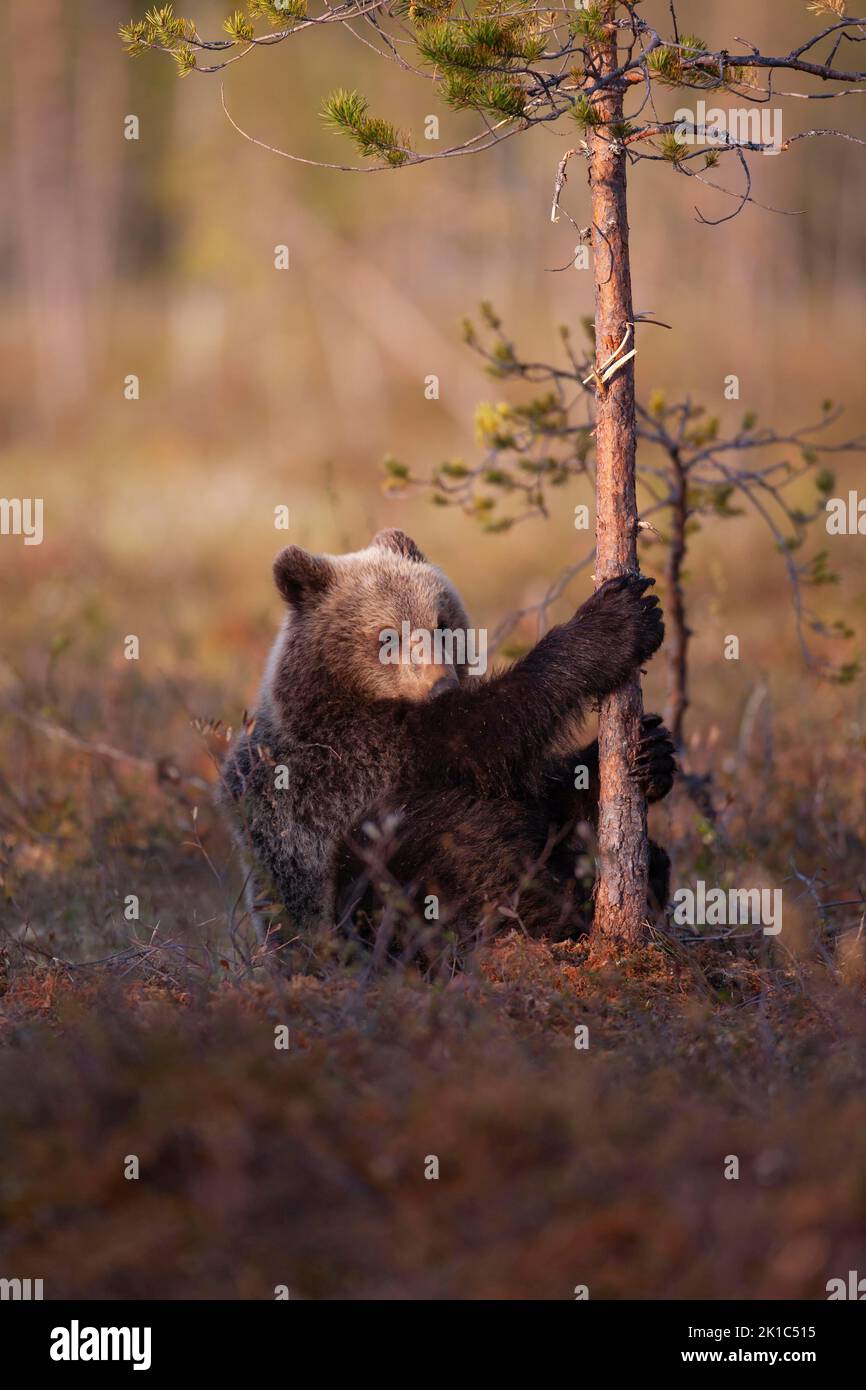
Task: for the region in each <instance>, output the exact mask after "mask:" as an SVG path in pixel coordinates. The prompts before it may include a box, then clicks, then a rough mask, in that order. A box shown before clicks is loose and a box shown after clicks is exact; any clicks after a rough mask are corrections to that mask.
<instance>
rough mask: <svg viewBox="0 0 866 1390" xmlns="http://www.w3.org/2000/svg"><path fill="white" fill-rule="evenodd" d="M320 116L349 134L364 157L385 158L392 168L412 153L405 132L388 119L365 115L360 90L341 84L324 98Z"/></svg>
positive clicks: (363, 101)
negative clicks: (347, 89) (325, 99)
mask: <svg viewBox="0 0 866 1390" xmlns="http://www.w3.org/2000/svg"><path fill="white" fill-rule="evenodd" d="M322 117H323V119H324V120H326V121H327V122H328V124H329V125H331V126H333V127H334V129H335V130H338V131H340V132H341V133H342V134H343V135H348V136H349V137H350V138H351V139H352V140H353V141H354V142H355V146H356V147H357V149H358V151H359V152H360V153H361V154H362V155H363V156H364V158H365V159H384V160H385V161H386V163H388V164H391V165H393V166H394V167H395V168H396V167H397V166H398V165H400V164H405V163H406V161H407V160H408V159H409V157H410V154H411V147H410V141H409V137H408V135H404V134H402V133H401V132H400V131H398V130H397V128H396V126H393V125H392V124H391V122H390V121H385V120H383V119H382V118H381V117H379V116H370V115H368V105H367V100H366V98H365V97H362V96H361V94H360V92H347V91H344V90H343V89H342V88H341V89H340V90H339V91H336V92H332V93H331V95H330V96H329V97H328V100H327V101H326V102H325V107H324V110H323V111H322Z"/></svg>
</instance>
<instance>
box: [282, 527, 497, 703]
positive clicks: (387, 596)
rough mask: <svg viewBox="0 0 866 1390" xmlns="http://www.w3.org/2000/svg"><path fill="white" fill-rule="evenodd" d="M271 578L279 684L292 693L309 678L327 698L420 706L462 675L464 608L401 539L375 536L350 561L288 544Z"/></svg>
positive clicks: (411, 545)
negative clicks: (323, 684)
mask: <svg viewBox="0 0 866 1390" xmlns="http://www.w3.org/2000/svg"><path fill="white" fill-rule="evenodd" d="M274 579H275V581H276V585H277V589H278V590H279V592H280V594H281V595H282V597H283V598H284V599H285V601H286V604H287V605H288V609H289V612H288V617H287V622H286V626H285V631H284V639H283V643H282V649H281V660H280V661H279V664H278V666H277V668H276V670H274V671H273V678H274V679H275V680H277V681H279V682H281V683H282V682H285V683H286V684H291V685H293V686H295V689H297V681H298V680H299V679H300V678H302V676H301V672H302V671H306V672H308V673H309V674H310V676H311V677H312V675H313V673H314V672H315V673H316V674H317V675H321V676H322V677H323V678H324V679H325V680H326V681H327V685H328V688H329V690H330V691H331V692H334V691H337V690H343V691H347V692H350V693H351V694H352V695H353V696H354V697H356V698H357V697H360V698H366V699H371V700H426V699H429V698H432V697H435V696H437V695H440V694H442V693H444V692H445V691H447V690H449V689H452V688H453V687H454V686H456V685H457V684H458V682H459V681H461V680H463V678H464V677H465V676H466V674H467V664H466V634H467V628H468V623H469V619H468V618H467V616H466V613H465V611H464V608H463V604H462V603H461V601H460V598H459V596H458V594H457V592H456V590H455V589H454V587H453V585H452V584H451V583H450V582H449V580H448V579H447V578H446V576H445V575H444V574H443V573H442V571H441V570H439V569H437V568H436V566H435V565H431V564H430V563H429V562H428V561H427V560H426V559H425V557H424V555H422V553H421V551H420V550H419V549H418V547H417V545H416V544H415V542H414V541H413V540H411V539H410V538H409V537H408V536H407V535H406V534H405V532H403V531H396V530H388V531H380V532H379V533H378V534H377V535H376V536H374V537H373V539H372V541H371V542H370V544H369V545H368V546H367V548H366V549H365V550H359V551H356V552H354V553H353V554H351V555H311V554H309V552H308V551H306V550H302V549H301V548H300V546H297V545H290V546H288V547H287V549H285V550H283V551H281V552H280V554H279V555H278V556H277V558H276V560H275V561H274ZM274 693H275V694H279V691H275V692H274ZM285 693H287V694H288V692H285Z"/></svg>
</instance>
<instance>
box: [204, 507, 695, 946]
mask: <svg viewBox="0 0 866 1390" xmlns="http://www.w3.org/2000/svg"><path fill="white" fill-rule="evenodd" d="M274 569H275V578H276V582H277V587H278V588H279V590H280V592H281V593H282V595H283V597H284V599H285V600H286V603H287V605H288V615H287V620H286V622H285V624H284V627H283V630H282V632H281V634H280V636H279V638H278V639H277V642H276V644H275V647H274V650H273V652H272V655H271V659H270V661H269V663H268V668H267V671H266V675H265V680H264V683H263V686H262V690H261V694H260V698H259V703H258V707H257V710H256V717H255V724H254V727H253V728H252V730H251V731H249V732H247V733H246V734H244V735H242V736H241V738H240V739H239V741H238V743H237V744H236V746H235V748H234V749H233V751H232V753H231V756H230V757H229V758H228V759H227V762H226V765H225V768H224V774H223V781H224V786H225V789H226V793H227V799H228V800H229V801H230V803H231V805H232V806H233V808H234V810H235V815H236V823H237V825H238V832H239V837H240V840H241V843H242V845H243V848H244V851H245V856H246V860H247V864H248V875H249V885H248V901H249V903H250V907H251V909H252V910H253V911H254V912H255V913H256V914H257V918H258V921H259V926H260V929H261V930H264V929H265V922H264V919H263V916H262V905H263V903H266V902H268V901H270V902H273V901H274V900H276V901H277V902H278V903H279V904H280V905H281V906H282V907H284V908H285V912H286V916H287V919H288V920H287V921H285V922H284V923H283V925H282V928H281V930H282V933H283V935H284V934H285V932H286V931H287V930H288V931H289V932H291V933H292V934H293V935H294V934H296V933H303V932H304V931H305V930H307V929H309V928H311V927H313V926H320V925H326V926H330V927H333V926H334V925H335V924H336V923H337V922H339V923H340V924H341V926H342V928H343V929H344V930H347V931H349V932H351V931H352V930H353V923H354V922H355V920H356V918H357V915H358V912H359V910H363V918H364V920H365V921H366V922H367V924H368V926H369V925H370V924H372V925H373V926H375V924H376V923H377V922H379V921H380V919H381V917H382V912H383V909H385V915H386V917H387V923H386V930H387V932H388V933H389V934H390V933H391V932H392V929H393V930H394V941H395V942H400V941H403V940H405V930H406V922H407V921H413V922H415V924H416V926H417V925H418V924H419V923H420V924H421V928H422V931H423V932H424V933H426V937H427V944H426V946H425V947H424V949H423V954H424V955H430V954H431V948H430V943H431V941H432V943H433V945H434V947H435V942H436V940H437V937H438V938H440V939H442V940H444V939H445V937H446V936H447V937H449V939H455V940H460V941H462V942H466V941H471V940H474V939H477V938H478V937H479V935H483V934H486V933H487V932H489V931H491V930H494V929H495V928H496V927H501V926H504V925H514V924H515V921H516V920H519V921H520V923H522V925H523V926H524V928H525V929H526V930H527V931H529V932H531V933H533V934H542V933H548V932H549V933H556V934H558V935H561V934H565V933H570V932H574V931H577V930H580V929H582V928H584V927H585V926H586V925H587V922H588V920H589V917H590V915H591V872H587V873H586V874H582V873H581V862H580V861H581V856H584V857H585V853H586V847H587V845H588V844H589V843H591V839H592V827H593V825H594V823H595V820H596V817H597V805H598V775H597V773H598V769H597V764H598V754H597V749H596V747H595V745H594V744H593V745H590V746H589V747H587V748H584V749H582V750H581V749H578V748H575V750H574V751H573V752H572V753H570V754H567V755H566V756H563V755H562V754H556V753H554V752H553V751H552V750H554V749H555V748H556V747H557V746H559V745H560V744H561V740H562V738H563V734H564V731H567V730H568V729H569V727H570V725H571V724H573V723H574V722H575V721H576V720H579V719H580V718H582V717H583V716H584V715H585V713H586V712H587V711H588V709H589V708H590V706H591V705H592V704H593V703H594V702H595V701H597V700H598V699H599V698H600V697H601V696H603V695H605V694H606V693H608V692H609V691H610V690H613V689H615V688H616V687H617V686H618V685H619V684H620V683H621V682H622V681H624V680H625V679H626V677H627V676H628V675H629V674H630V673H631V672H632V671H633V670H634V669H635V668H636V667H638V666H640V665H642V664H643V663H644V662H645V661H647V660H648V659H649V657H650V656H651V655H652V654H653V652H655V651H656V650H657V649H658V647H659V645H660V644H661V640H662V636H663V631H664V629H663V624H662V619H661V612H660V609H659V606H658V601H657V599H656V598H655V597H653V596H651V595H648V594H647V592H646V590H647V587H648V585H649V584H650V583H651V582H652V581H651V580H647V579H642V578H639V577H637V576H623V577H622V578H618V579H615V580H611V581H609V582H608V583H607V584H604V585H602V587H601V588H600V589H598V590H597V591H596V592H595V593H594V594H593V595H591V597H590V598H589V599H587V601H586V602H585V603H584V604H583V605H582V606H581V607H580V608H579V609H578V610H577V612H576V613H575V614H574V616H573V617H572V618H571V619H569V620H568V622H566V623H563V624H562V625H561V626H559V627H556V628H553V629H552V630H551V631H550V632H548V633H547V635H546V636H545V637H544V638H542V640H541V641H540V642H539V643H538V645H537V646H536V647H535V648H534V649H533V650H532V651H531V652H530V653H529V654H528V655H527V656H525V657H524V658H523V659H522V660H521V661H519V662H517V663H515V665H513V666H512V667H510V668H509V669H508V670H506V671H504V672H501V673H498V674H493V675H486V676H484V677H476V676H472V675H469V674H468V673H467V670H466V669H465V667H463V668H461V667H453V668H452V667H447V668H443V667H442V666H439V667H437V668H435V669H432V668H427V667H424V668H419V669H417V670H416V669H413V668H406V669H399V668H395V667H385V666H383V665H382V664H381V662H380V661H379V659H378V651H377V649H376V648H375V645H374V644H375V642H376V634H377V633H378V632H380V631H381V629H382V628H384V627H391V626H393V627H395V628H397V629H399V626H400V622H401V621H402V620H404V619H405V620H407V621H408V622H409V623H410V624H411V625H412V627H413V628H416V629H429V630H433V629H434V628H436V627H440V628H441V627H446V626H447V627H453V628H458V627H466V626H468V619H467V618H466V614H465V612H464V610H463V607H462V604H461V603H460V600H459V597H458V596H457V594H456V592H455V591H454V589H453V587H452V586H451V584H450V583H449V582H448V580H447V579H446V578H445V576H444V575H443V574H442V573H441V572H440V571H439V570H438V569H436V568H435V567H434V566H433V565H430V564H429V563H428V562H427V561H426V560H425V559H424V557H423V555H422V554H421V552H420V551H419V550H418V547H417V546H416V545H415V544H414V542H412V541H411V540H410V539H409V538H408V537H407V536H404V535H403V533H402V532H393V531H392V532H384V533H382V534H381V535H380V536H378V537H376V538H375V539H374V541H373V543H372V544H371V546H369V547H368V548H367V549H366V550H364V551H360V552H357V553H356V554H354V555H348V556H335V557H316V556H311V555H308V554H307V553H306V552H304V551H302V550H299V549H298V548H297V547H289V549H288V550H286V551H283V552H282V554H281V555H280V556H278V558H277V561H276V562H275V567H274ZM440 690H441V691H442V693H438V694H437V693H435V692H438V691H440ZM579 765H585V766H586V767H587V768H588V770H589V787H588V789H586V790H583V791H576V790H575V789H574V777H575V768H576V767H577V766H579ZM279 768H282V769H285V771H284V772H283V773H282V774H281V775H282V780H283V781H285V782H286V785H285V786H281V787H279V788H277V786H276V785H275V783H276V780H277V776H276V770H277V769H279ZM673 769H674V762H673V750H672V747H671V744H670V740H669V738H668V736H667V734H666V732H665V731H664V730H663V729H662V728H661V727H660V721H658V720H657V719H651V720H649V721H647V722H645V727H644V739H643V743H642V746H641V755H640V757H639V759H638V762H637V764H636V766H635V775H636V776H637V777H638V778H639V779H640V780H641V783H642V785H643V786H644V789H645V791H646V792H647V794H648V795H649V796H650V797H651V798H654V799H655V798H658V797H659V796H663V795H665V794H666V792H667V790H669V787H670V784H671V780H672V776H673ZM586 867H587V869H589V866H586ZM652 876H653V879H654V885H653V886H654V890H655V896H656V897H657V899H658V900H659V901H660V902H663V901H664V899H665V897H666V895H667V882H666V877H667V856H666V855H664V852H663V851H661V850H655V851H654V857H653V864H652ZM434 898H435V899H436V900H438V901H436V902H435V903H433V902H432V901H431V900H432V899H434ZM431 914H434V915H431ZM398 919H399V923H400V929H399V931H397V930H396V926H395V924H396V923H397V922H398ZM399 949H402V947H400V948H399ZM434 954H435V951H434Z"/></svg>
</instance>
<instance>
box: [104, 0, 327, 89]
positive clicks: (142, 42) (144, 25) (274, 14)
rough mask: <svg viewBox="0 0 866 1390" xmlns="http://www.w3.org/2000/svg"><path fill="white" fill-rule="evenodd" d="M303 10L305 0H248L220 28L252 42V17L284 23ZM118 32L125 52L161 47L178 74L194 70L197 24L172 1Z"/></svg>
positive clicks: (240, 40)
mask: <svg viewBox="0 0 866 1390" xmlns="http://www.w3.org/2000/svg"><path fill="white" fill-rule="evenodd" d="M306 13H307V0H248V3H247V8H246V12H245V11H244V10H234V11H233V12H232V14H230V15H228V16H227V17H226V18H225V19H224V20H223V29H224V30H225V32H226V33H227V34H228V36H229V38H230V39H232V40H233V41H234V42H235V43H252V42H253V40H254V38H255V28H254V21H255V20H257V19H267V20H268V21H269V23H271V24H283V25H285V24H286V22H287V21H291V20H298V19H303V18H304V17H305V16H306ZM118 32H119V35H120V38H121V41H122V42H123V44H124V45H125V47H126V51H127V53H129V54H131V55H132V56H133V57H135V56H136V55H137V54H139V53H144V52H145V51H146V50H147V49H149V48H161V49H163V51H164V52H166V53H170V54H171V56H172V57H173V58H174V61H175V62H176V64H177V67H178V71H179V73H180V76H181V77H185V76H186V75H187V73H188V72H193V71H195V67H196V55H195V50H194V49H193V48H192V47H191V42H192V41H193V40H195V39H196V28H195V25H194V24H193V22H192V20H191V19H182V18H181V16H180V15H176V14H175V13H174V5H156V6H154V8H153V9H151V10H148V11H147V13H146V14H145V16H144V19H134V20H130V22H129V24H123V25H121V27H120V29H119V31H118Z"/></svg>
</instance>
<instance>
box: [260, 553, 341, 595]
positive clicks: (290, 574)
mask: <svg viewBox="0 0 866 1390" xmlns="http://www.w3.org/2000/svg"><path fill="white" fill-rule="evenodd" d="M333 578H334V567H333V565H332V564H331V562H330V560H326V559H325V557H324V556H323V555H311V554H310V553H309V551H307V550H302V549H301V547H300V546H299V545H288V546H286V549H285V550H281V551H280V553H279V555H278V556H277V558H276V560H275V561H274V583H275V584H276V586H277V588H278V589H279V591H280V593H281V594H282V596H283V598H284V599H285V600H286V603H288V604H291V606H292V607H293V608H297V607H299V605H300V604H302V603H304V602H305V601H306V600H308V599H311V598H316V597H317V596H318V595H319V594H323V593H324V592H325V590H326V589H327V588H328V586H329V584H330V583H331V581H332V579H333Z"/></svg>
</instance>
